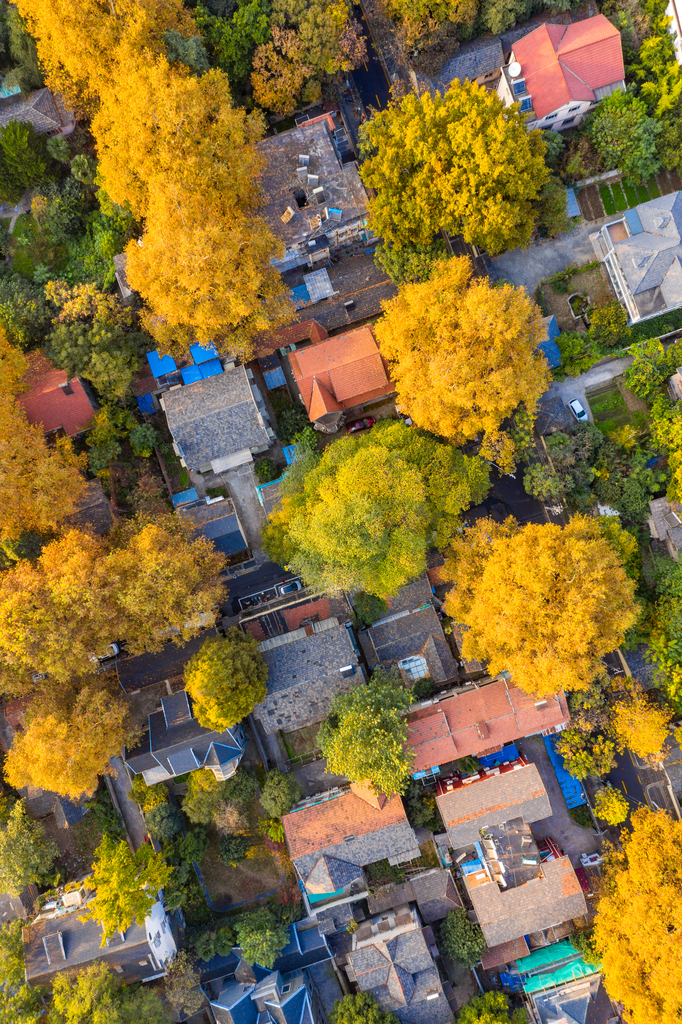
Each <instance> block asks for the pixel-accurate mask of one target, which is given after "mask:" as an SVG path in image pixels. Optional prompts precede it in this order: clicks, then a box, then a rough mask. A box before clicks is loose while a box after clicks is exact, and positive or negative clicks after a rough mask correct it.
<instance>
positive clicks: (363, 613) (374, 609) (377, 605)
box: [353, 590, 388, 626]
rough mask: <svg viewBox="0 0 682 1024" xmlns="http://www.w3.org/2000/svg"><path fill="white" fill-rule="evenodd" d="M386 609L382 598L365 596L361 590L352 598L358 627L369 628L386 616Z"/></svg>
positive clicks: (370, 595)
mask: <svg viewBox="0 0 682 1024" xmlns="http://www.w3.org/2000/svg"><path fill="white" fill-rule="evenodd" d="M387 607H388V605H387V604H386V602H385V601H384V599H383V598H382V597H376V596H375V595H374V594H366V593H365V592H364V591H363V590H361V591H360V592H359V593H357V594H355V595H354V596H353V609H354V611H355V618H356V619H357V620H358V624H359V625H360V626H371V625H372V623H374V622H376V621H377V619H380V618H381V617H382V615H385V614H386V609H387Z"/></svg>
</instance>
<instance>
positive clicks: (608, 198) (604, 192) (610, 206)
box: [599, 185, 660, 216]
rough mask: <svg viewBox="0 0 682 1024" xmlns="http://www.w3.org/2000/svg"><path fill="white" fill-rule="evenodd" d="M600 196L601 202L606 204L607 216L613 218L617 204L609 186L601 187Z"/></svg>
mask: <svg viewBox="0 0 682 1024" xmlns="http://www.w3.org/2000/svg"><path fill="white" fill-rule="evenodd" d="M599 195H600V196H601V201H602V203H603V204H604V209H605V210H606V214H607V216H611V214H613V213H615V212H616V204H615V202H614V201H613V195H612V193H611V189H610V188H609V186H608V185H600V186H599ZM659 195H660V192H659Z"/></svg>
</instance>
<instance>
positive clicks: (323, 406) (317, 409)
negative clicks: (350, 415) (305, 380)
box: [308, 377, 343, 420]
mask: <svg viewBox="0 0 682 1024" xmlns="http://www.w3.org/2000/svg"><path fill="white" fill-rule="evenodd" d="M342 409H343V406H342V405H341V403H340V402H337V400H336V399H335V398H334V396H333V394H332V393H331V391H329V389H328V388H326V387H325V386H324V384H321V383H320V381H319V380H318V379H317V377H315V379H314V380H313V389H312V393H311V395H310V405H309V407H308V415H309V416H310V418H311V420H319V419H320V417H321V416H324V415H325V414H326V413H328V412H341V411H342Z"/></svg>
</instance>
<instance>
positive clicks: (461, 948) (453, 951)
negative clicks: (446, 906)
mask: <svg viewBox="0 0 682 1024" xmlns="http://www.w3.org/2000/svg"><path fill="white" fill-rule="evenodd" d="M440 945H441V948H442V950H443V952H444V953H445V955H446V956H449V957H450V959H451V960H456V961H457V963H460V964H463V965H464V966H465V967H473V965H474V964H475V963H478V961H479V960H480V959H481V956H482V955H483V952H484V951H485V950H486V949H487V944H486V941H485V939H484V938H483V932H482V931H481V929H480V928H479V926H478V925H477V924H472V923H471V921H470V920H469V918H468V917H467V914H466V910H464V909H463V908H462V907H458V908H457V910H451V911H450V913H449V914H448V916H447V917H446V918H445V920H444V921H443V923H442V924H441V926H440Z"/></svg>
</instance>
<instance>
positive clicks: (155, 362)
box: [147, 350, 177, 377]
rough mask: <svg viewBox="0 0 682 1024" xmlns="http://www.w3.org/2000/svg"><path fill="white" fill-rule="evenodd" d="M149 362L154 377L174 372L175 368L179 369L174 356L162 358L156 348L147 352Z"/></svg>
mask: <svg viewBox="0 0 682 1024" xmlns="http://www.w3.org/2000/svg"><path fill="white" fill-rule="evenodd" d="M147 362H148V363H149V369H150V370H151V371H152V376H153V377H163V375H164V373H172V372H173V370H177V366H176V365H175V360H174V359H173V358H172V356H163V358H162V357H161V356H160V355H159V353H158V352H157V351H156V350H155V351H154V352H147Z"/></svg>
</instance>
